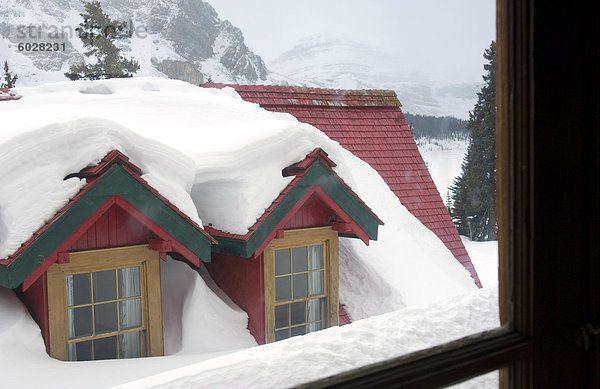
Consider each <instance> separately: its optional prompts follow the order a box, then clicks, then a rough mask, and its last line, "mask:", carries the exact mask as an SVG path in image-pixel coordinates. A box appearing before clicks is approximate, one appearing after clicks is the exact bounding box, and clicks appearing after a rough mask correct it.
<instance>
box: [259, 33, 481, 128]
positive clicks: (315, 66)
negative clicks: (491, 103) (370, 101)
mask: <svg viewBox="0 0 600 389" xmlns="http://www.w3.org/2000/svg"><path fill="white" fill-rule="evenodd" d="M267 65H268V67H269V70H270V71H271V75H270V77H271V79H273V80H274V81H275V82H280V83H281V82H288V83H290V84H296V85H306V86H316V87H323V88H351V89H363V88H374V89H391V90H394V91H396V93H397V94H398V98H399V99H400V101H401V102H402V104H403V106H404V108H403V109H404V110H405V111H407V112H410V113H413V114H421V115H431V116H455V117H458V118H463V119H466V118H468V112H469V110H472V109H473V106H474V105H475V102H476V101H477V92H478V91H479V89H480V87H481V82H453V81H452V80H442V81H440V80H436V79H434V78H433V77H432V76H431V75H428V74H425V73H423V72H418V71H413V70H410V58H395V57H392V56H390V55H389V54H388V53H386V52H384V51H383V50H380V49H377V48H373V47H369V46H367V45H364V44H361V43H357V42H355V41H353V40H351V39H349V38H347V37H344V36H337V35H335V34H333V35H332V34H319V35H313V36H310V37H308V38H306V39H304V40H302V41H300V42H298V43H297V44H296V45H295V46H294V47H293V48H292V49H290V50H288V51H286V52H284V53H283V54H281V55H280V56H279V57H278V58H276V59H274V60H272V61H270V62H269V63H268V64H267Z"/></svg>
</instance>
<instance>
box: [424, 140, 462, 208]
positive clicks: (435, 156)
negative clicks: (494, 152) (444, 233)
mask: <svg viewBox="0 0 600 389" xmlns="http://www.w3.org/2000/svg"><path fill="white" fill-rule="evenodd" d="M417 146H418V147H419V151H420V152H421V156H423V159H424V160H425V164H426V165H427V168H428V169H429V174H431V178H432V179H433V182H434V183H435V186H436V187H437V190H438V192H439V193H440V196H441V197H442V200H443V201H444V204H446V202H447V197H448V193H449V190H450V186H451V185H452V183H453V182H454V179H455V178H456V177H457V176H459V175H460V173H461V171H462V168H461V166H462V161H463V158H464V155H465V153H466V152H467V149H468V146H469V140H468V139H463V140H459V139H427V138H419V139H417Z"/></svg>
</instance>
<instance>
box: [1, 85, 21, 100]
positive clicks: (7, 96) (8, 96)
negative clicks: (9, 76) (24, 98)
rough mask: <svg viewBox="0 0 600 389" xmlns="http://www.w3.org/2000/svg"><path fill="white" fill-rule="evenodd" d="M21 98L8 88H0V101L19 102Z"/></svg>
mask: <svg viewBox="0 0 600 389" xmlns="http://www.w3.org/2000/svg"><path fill="white" fill-rule="evenodd" d="M20 98H21V96H18V95H17V94H16V93H14V92H11V91H10V89H8V88H0V101H8V100H19V99H20Z"/></svg>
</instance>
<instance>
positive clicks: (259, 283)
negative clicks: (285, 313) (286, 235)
mask: <svg viewBox="0 0 600 389" xmlns="http://www.w3.org/2000/svg"><path fill="white" fill-rule="evenodd" d="M205 266H206V268H207V269H208V272H209V273H210V275H211V277H212V278H213V280H214V281H215V282H216V283H217V285H219V287H220V288H221V289H223V291H224V292H225V293H227V295H228V296H229V297H230V298H231V299H232V300H233V302H235V303H236V304H237V305H238V306H239V307H240V308H242V309H243V310H244V311H246V313H247V314H248V329H249V330H250V333H251V334H252V335H253V336H254V338H255V339H256V341H257V342H258V344H264V343H265V298H264V286H263V274H264V273H263V256H262V254H261V255H260V256H259V257H258V258H240V257H236V256H232V255H224V254H216V253H213V254H212V257H211V262H208V263H205Z"/></svg>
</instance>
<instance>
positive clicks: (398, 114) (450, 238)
mask: <svg viewBox="0 0 600 389" xmlns="http://www.w3.org/2000/svg"><path fill="white" fill-rule="evenodd" d="M203 86H205V87H217V88H222V87H225V86H230V87H232V88H234V89H235V90H236V91H237V92H238V93H239V94H240V96H241V97H242V98H243V99H244V100H246V101H250V102H253V103H257V104H259V105H260V106H261V107H263V108H265V109H267V110H269V111H273V112H286V113H289V114H292V115H294V117H296V118H298V120H299V121H301V122H304V123H308V124H311V125H313V126H315V127H317V128H318V129H320V130H321V131H323V132H325V134H327V136H329V137H331V138H332V139H334V140H336V141H338V142H340V144H341V145H342V147H344V148H345V149H348V150H350V151H351V152H352V153H353V154H354V155H356V156H358V157H359V158H361V159H362V160H363V161H365V162H367V163H368V164H369V165H371V166H372V167H373V168H374V169H375V170H377V172H378V173H379V174H380V175H381V177H382V178H383V179H384V181H385V182H386V183H387V184H388V186H389V187H390V189H391V190H392V191H393V192H394V194H396V196H398V198H399V199H400V202H401V203H402V205H404V206H405V207H406V209H408V210H409V211H410V213H412V214H413V215H414V216H415V217H416V218H417V219H419V220H420V221H421V223H423V224H424V225H425V226H427V228H429V229H430V230H431V231H433V232H434V233H435V234H436V235H437V236H438V237H439V238H440V240H441V241H442V242H444V244H445V245H446V247H447V248H448V250H450V251H451V252H452V254H453V255H454V257H455V258H456V259H457V260H458V261H459V262H460V263H462V264H463V266H464V267H465V268H466V269H467V270H469V272H470V273H471V277H473V280H474V281H475V283H476V284H477V285H481V284H480V281H479V277H478V275H477V272H476V271H475V268H474V267H473V264H472V263H471V259H470V258H469V254H468V253H467V251H466V250H465V247H464V245H463V243H462V241H461V240H460V237H459V235H458V231H457V230H456V227H455V226H454V223H453V222H452V219H451V218H450V214H449V213H448V211H447V209H446V206H445V205H444V203H443V201H442V199H441V197H440V194H439V192H438V190H437V189H436V186H435V184H434V182H433V180H432V178H431V175H430V174H429V170H428V168H427V166H426V165H425V162H424V161H423V158H422V157H421V154H420V153H419V149H418V148H417V145H416V143H415V141H414V139H413V135H412V132H411V130H410V127H409V126H408V123H407V121H406V119H405V118H404V114H403V113H402V110H401V109H400V107H401V104H400V102H399V101H398V98H397V97H396V93H395V92H393V91H385V90H344V89H320V88H307V87H298V86H281V85H224V84H204V85H203Z"/></svg>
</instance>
